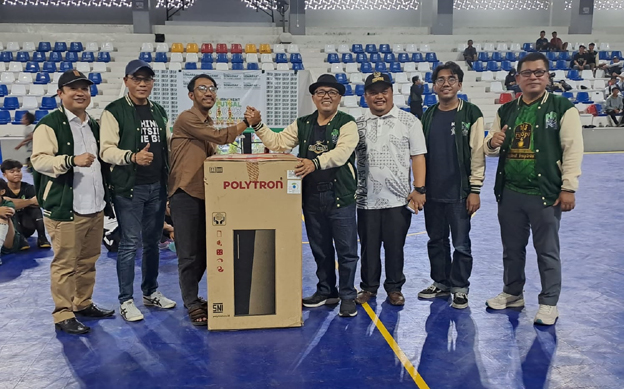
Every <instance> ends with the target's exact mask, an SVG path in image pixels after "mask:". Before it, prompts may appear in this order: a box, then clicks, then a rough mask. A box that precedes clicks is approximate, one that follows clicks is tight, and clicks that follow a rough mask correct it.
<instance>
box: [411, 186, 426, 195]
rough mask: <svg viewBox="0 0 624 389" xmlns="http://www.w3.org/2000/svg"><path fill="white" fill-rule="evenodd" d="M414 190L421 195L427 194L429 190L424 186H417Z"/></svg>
mask: <svg viewBox="0 0 624 389" xmlns="http://www.w3.org/2000/svg"><path fill="white" fill-rule="evenodd" d="M414 190H415V191H416V192H418V193H420V194H425V193H427V188H425V187H424V186H415V187H414Z"/></svg>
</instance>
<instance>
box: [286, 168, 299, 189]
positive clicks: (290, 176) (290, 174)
mask: <svg viewBox="0 0 624 389" xmlns="http://www.w3.org/2000/svg"><path fill="white" fill-rule="evenodd" d="M287 173H288V174H287V177H286V178H288V179H289V180H300V179H301V177H299V176H298V175H296V174H295V171H294V170H287ZM289 193H290V192H289Z"/></svg>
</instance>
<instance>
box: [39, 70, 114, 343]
mask: <svg viewBox="0 0 624 389" xmlns="http://www.w3.org/2000/svg"><path fill="white" fill-rule="evenodd" d="M91 84H93V82H91V81H90V80H89V79H88V78H87V77H85V75H84V74H82V73H80V72H79V71H77V70H68V71H66V72H65V73H63V75H61V77H60V78H59V81H58V97H59V98H60V99H61V102H62V106H61V107H60V108H59V109H57V110H55V111H52V112H51V113H50V114H48V115H46V116H45V117H44V118H43V119H41V121H40V122H39V124H38V125H37V127H36V128H35V131H34V133H33V153H32V157H31V161H32V164H33V168H34V173H33V176H34V182H35V188H36V191H37V201H38V202H39V204H40V205H41V207H42V208H43V215H44V216H45V218H44V223H45V227H46V229H47V230H48V233H49V234H50V237H51V238H52V248H53V250H54V258H53V259H52V263H51V264H50V278H51V282H50V289H51V292H52V298H53V300H54V312H53V313H52V316H53V318H54V323H55V326H56V328H58V329H60V330H62V331H65V332H67V333H70V334H84V333H87V332H89V330H90V329H89V327H87V326H86V325H84V324H82V323H81V322H80V321H78V320H77V319H76V316H86V317H98V318H99V317H108V316H112V315H113V314H114V311H112V310H107V309H102V308H99V307H98V306H97V305H95V304H94V303H93V301H92V300H91V297H92V295H93V287H94V285H95V262H96V261H97V259H98V258H99V256H100V249H101V247H102V235H103V233H104V214H105V213H106V214H107V215H108V216H112V209H111V207H110V204H109V202H108V198H109V196H108V191H107V188H106V185H107V179H106V177H107V175H108V174H109V172H110V170H109V166H108V165H106V164H105V163H103V162H102V161H100V160H99V159H98V157H97V155H98V151H99V140H98V139H99V130H100V128H99V126H98V124H97V122H96V121H95V120H93V119H92V118H91V117H90V116H89V115H88V114H87V112H86V109H87V107H88V106H89V103H90V102H91V93H90V91H89V86H90V85H91Z"/></svg>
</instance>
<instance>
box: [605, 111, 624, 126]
mask: <svg viewBox="0 0 624 389" xmlns="http://www.w3.org/2000/svg"><path fill="white" fill-rule="evenodd" d="M607 114H608V115H609V116H611V120H613V124H615V125H616V126H618V125H620V124H622V121H624V117H622V119H621V121H618V120H617V117H616V116H615V111H612V110H608V111H607Z"/></svg>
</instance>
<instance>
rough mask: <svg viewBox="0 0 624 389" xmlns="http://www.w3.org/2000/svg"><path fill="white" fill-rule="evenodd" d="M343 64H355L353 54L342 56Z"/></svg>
mask: <svg viewBox="0 0 624 389" xmlns="http://www.w3.org/2000/svg"><path fill="white" fill-rule="evenodd" d="M342 62H343V63H353V62H354V61H353V54H351V53H344V54H343V55H342Z"/></svg>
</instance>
